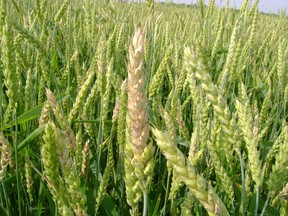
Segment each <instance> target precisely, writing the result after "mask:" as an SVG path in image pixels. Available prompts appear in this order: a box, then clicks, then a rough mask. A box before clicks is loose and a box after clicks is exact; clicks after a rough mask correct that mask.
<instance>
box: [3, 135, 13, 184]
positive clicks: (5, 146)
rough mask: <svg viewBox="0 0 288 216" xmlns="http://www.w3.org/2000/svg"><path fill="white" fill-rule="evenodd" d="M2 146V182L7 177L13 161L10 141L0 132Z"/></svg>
mask: <svg viewBox="0 0 288 216" xmlns="http://www.w3.org/2000/svg"><path fill="white" fill-rule="evenodd" d="M0 144H1V159H0V165H1V167H0V181H1V180H2V179H3V178H4V177H5V172H6V169H7V166H8V164H9V163H10V159H11V152H10V148H9V141H8V140H7V139H6V138H5V137H4V135H3V134H2V132H0Z"/></svg>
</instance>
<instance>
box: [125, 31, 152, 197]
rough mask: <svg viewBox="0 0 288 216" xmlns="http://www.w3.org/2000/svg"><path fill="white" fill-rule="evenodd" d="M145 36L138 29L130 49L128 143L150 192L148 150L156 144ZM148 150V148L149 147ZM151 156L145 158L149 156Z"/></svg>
mask: <svg viewBox="0 0 288 216" xmlns="http://www.w3.org/2000/svg"><path fill="white" fill-rule="evenodd" d="M144 40H145V34H144V32H143V31H142V30H141V29H137V30H136V33H135V35H134V37H133V40H132V43H131V45H130V49H129V65H128V81H127V93H128V105H127V132H128V134H129V135H128V136H127V144H128V145H129V144H130V145H131V147H132V150H133V153H134V156H133V166H134V168H135V174H136V175H137V178H138V179H139V181H140V186H141V189H142V191H143V192H147V189H148V188H147V186H148V185H147V183H148V182H146V180H147V178H148V176H145V174H144V173H143V170H145V167H146V165H148V164H149V160H150V159H152V158H151V157H150V155H151V154H149V153H148V154H147V153H146V151H147V150H146V148H148V149H149V151H153V152H152V155H153V153H154V148H152V147H150V145H147V142H148V137H149V125H148V113H147V96H146V74H145V70H144ZM145 150H146V151H145ZM146 156H147V157H148V158H145V157H146Z"/></svg>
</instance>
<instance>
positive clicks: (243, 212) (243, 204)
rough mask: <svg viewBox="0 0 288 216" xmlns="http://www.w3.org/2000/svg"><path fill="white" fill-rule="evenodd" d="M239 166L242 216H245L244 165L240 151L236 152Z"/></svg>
mask: <svg viewBox="0 0 288 216" xmlns="http://www.w3.org/2000/svg"><path fill="white" fill-rule="evenodd" d="M238 154H239V160H240V166H241V181H242V197H241V199H242V215H243V216H245V202H246V190H245V173H244V163H243V159H242V155H241V152H240V149H239V150H238Z"/></svg>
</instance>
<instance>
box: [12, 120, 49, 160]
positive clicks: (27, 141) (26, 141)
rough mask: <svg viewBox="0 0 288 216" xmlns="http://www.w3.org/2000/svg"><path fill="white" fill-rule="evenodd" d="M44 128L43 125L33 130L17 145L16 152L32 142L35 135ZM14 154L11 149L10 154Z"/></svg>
mask: <svg viewBox="0 0 288 216" xmlns="http://www.w3.org/2000/svg"><path fill="white" fill-rule="evenodd" d="M44 129H45V125H43V126H42V127H39V128H37V129H36V130H34V131H33V132H32V133H31V134H30V135H29V136H28V137H26V138H25V139H24V140H23V141H22V142H21V143H20V144H19V145H18V152H19V151H21V150H22V149H23V148H25V147H26V146H27V145H28V144H29V143H30V142H32V141H33V140H34V139H35V138H36V137H38V136H39V135H41V134H42V133H43V131H44ZM14 154H15V151H14V150H13V151H12V156H13V155H14Z"/></svg>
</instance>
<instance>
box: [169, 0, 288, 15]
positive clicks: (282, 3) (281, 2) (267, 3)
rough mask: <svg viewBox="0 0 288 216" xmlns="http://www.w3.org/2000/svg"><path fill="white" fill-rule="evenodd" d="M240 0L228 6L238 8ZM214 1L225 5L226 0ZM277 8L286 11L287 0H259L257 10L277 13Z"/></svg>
mask: <svg viewBox="0 0 288 216" xmlns="http://www.w3.org/2000/svg"><path fill="white" fill-rule="evenodd" d="M254 1H255V0H254ZM254 1H253V2H254ZM173 2H174V3H188V4H191V2H193V3H196V2H197V0H173ZM205 2H209V0H205ZM242 2H243V0H230V6H231V7H234V6H236V7H237V8H240V6H241V4H242ZM215 3H216V4H217V5H223V6H225V4H226V0H215ZM279 9H286V13H288V0H260V3H259V10H260V11H262V12H265V13H270V12H271V13H276V14H278V11H279Z"/></svg>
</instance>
